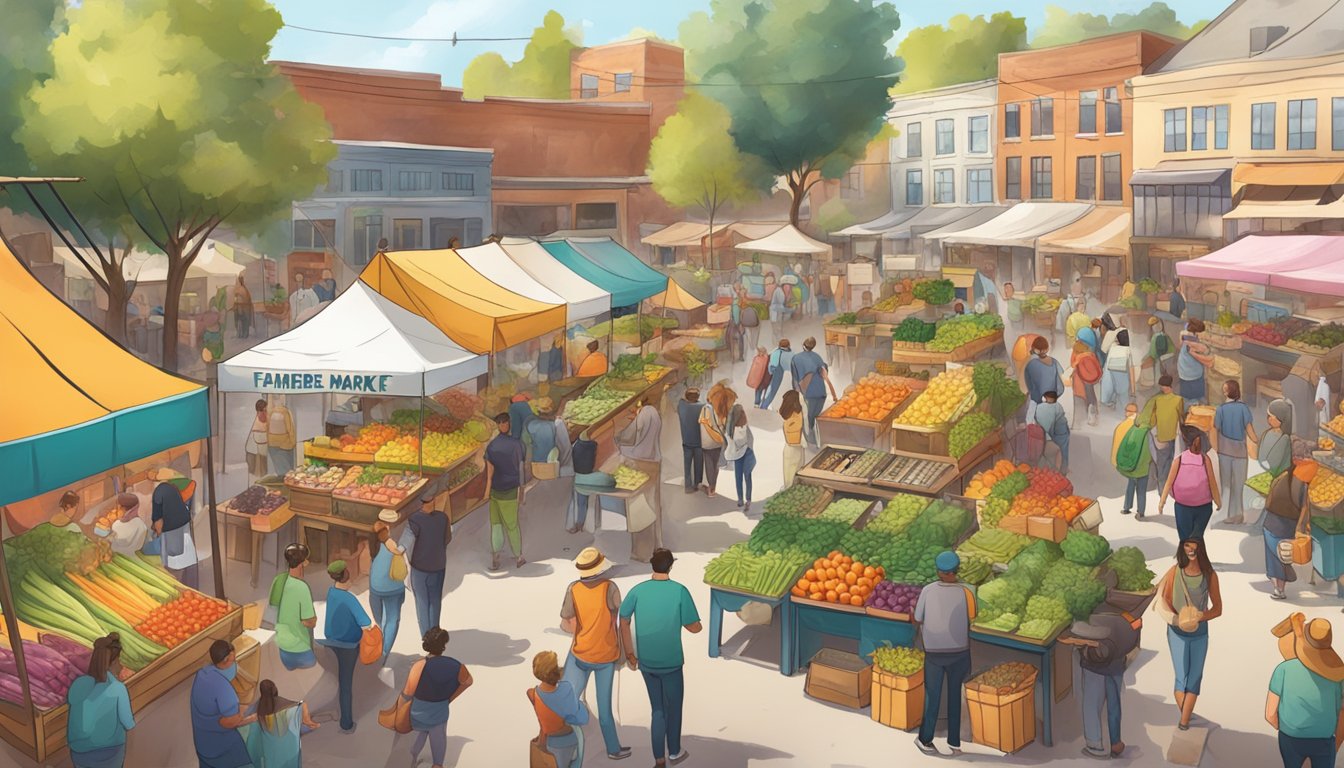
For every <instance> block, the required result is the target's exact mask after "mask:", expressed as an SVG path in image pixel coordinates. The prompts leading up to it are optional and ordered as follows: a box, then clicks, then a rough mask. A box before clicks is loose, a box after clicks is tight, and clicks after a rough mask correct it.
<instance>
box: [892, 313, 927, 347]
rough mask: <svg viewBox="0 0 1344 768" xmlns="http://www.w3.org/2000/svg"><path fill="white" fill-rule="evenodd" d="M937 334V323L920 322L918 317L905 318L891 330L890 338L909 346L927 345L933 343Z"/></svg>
mask: <svg viewBox="0 0 1344 768" xmlns="http://www.w3.org/2000/svg"><path fill="white" fill-rule="evenodd" d="M937 332H938V324H937V323H930V322H928V321H926V320H920V319H919V318H918V317H907V318H905V319H904V320H902V321H901V322H900V324H899V325H897V326H896V327H895V328H892V329H891V338H892V339H893V340H895V341H904V342H909V343H911V344H927V343H928V342H930V341H933V337H934V334H936V333H937Z"/></svg>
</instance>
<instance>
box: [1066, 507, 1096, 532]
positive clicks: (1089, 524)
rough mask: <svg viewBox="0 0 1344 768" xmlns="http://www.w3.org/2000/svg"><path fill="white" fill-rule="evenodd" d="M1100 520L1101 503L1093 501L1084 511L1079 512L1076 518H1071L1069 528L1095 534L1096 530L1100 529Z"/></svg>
mask: <svg viewBox="0 0 1344 768" xmlns="http://www.w3.org/2000/svg"><path fill="white" fill-rule="evenodd" d="M1101 520H1102V518H1101V503H1100V502H1098V501H1096V500H1095V499H1093V501H1092V503H1091V504H1089V505H1087V508H1086V509H1084V510H1083V511H1082V512H1079V513H1078V516H1077V517H1075V518H1073V521H1072V522H1070V523H1069V527H1070V528H1073V529H1076V530H1080V531H1087V532H1089V533H1096V532H1097V529H1098V528H1100V527H1101Z"/></svg>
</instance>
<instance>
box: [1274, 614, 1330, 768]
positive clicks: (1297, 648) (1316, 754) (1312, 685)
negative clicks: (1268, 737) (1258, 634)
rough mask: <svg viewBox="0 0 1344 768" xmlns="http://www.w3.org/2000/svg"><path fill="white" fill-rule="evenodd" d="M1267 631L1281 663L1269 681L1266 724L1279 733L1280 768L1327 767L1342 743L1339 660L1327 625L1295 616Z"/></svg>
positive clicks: (1301, 616)
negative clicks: (1273, 639)
mask: <svg viewBox="0 0 1344 768" xmlns="http://www.w3.org/2000/svg"><path fill="white" fill-rule="evenodd" d="M1272 631H1273V633H1274V636H1275V637H1277V638H1279V653H1280V654H1281V655H1282V656H1283V657H1284V659H1285V661H1282V662H1280V663H1279V665H1278V666H1277V667H1275V668H1274V675H1273V676H1272V677H1271V678H1270V680H1269V694H1268V695H1267V696H1266V697H1265V720H1267V721H1269V724H1270V725H1272V726H1274V728H1275V729H1276V730H1277V731H1278V732H1279V754H1280V755H1281V756H1282V757H1283V765H1284V768H1301V766H1302V765H1303V764H1304V763H1308V762H1309V763H1310V765H1311V768H1330V767H1331V766H1333V765H1334V764H1335V754H1336V753H1337V752H1338V751H1339V745H1340V742H1341V741H1342V740H1344V685H1341V683H1342V682H1344V661H1341V660H1340V658H1339V655H1338V654H1337V653H1335V650H1334V648H1332V647H1331V641H1332V639H1333V633H1332V631H1331V627H1330V622H1328V621H1326V620H1325V619H1312V620H1311V621H1307V620H1306V617H1305V616H1304V615H1303V614H1301V613H1294V614H1292V615H1291V616H1289V617H1288V618H1286V619H1284V620H1283V621H1281V622H1279V623H1278V625H1276V626H1275V627H1274V629H1273V630H1272ZM1290 637H1291V638H1292V642H1291V643H1290V642H1289V640H1288V639H1289V638H1290ZM1290 654H1291V655H1290Z"/></svg>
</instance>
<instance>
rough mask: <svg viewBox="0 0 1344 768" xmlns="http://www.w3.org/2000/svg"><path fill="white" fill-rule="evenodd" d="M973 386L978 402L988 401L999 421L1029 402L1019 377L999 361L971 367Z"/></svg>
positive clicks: (1001, 421)
mask: <svg viewBox="0 0 1344 768" xmlns="http://www.w3.org/2000/svg"><path fill="white" fill-rule="evenodd" d="M971 386H972V387H973V388H974V389H975V399H976V403H977V404H980V403H988V404H989V413H990V415H991V416H993V417H994V418H995V419H997V420H998V421H999V423H1003V422H1004V421H1005V420H1007V418H1008V417H1009V416H1011V415H1013V414H1015V413H1017V411H1018V409H1019V408H1021V407H1022V406H1023V405H1025V404H1026V402H1027V393H1025V392H1023V391H1022V387H1021V385H1019V384H1018V383H1017V379H1015V378H1012V377H1011V376H1009V375H1008V372H1007V370H1006V369H1005V368H1004V366H1002V365H999V364H998V363H990V362H983V361H982V362H979V363H976V364H975V367H974V368H972V369H971Z"/></svg>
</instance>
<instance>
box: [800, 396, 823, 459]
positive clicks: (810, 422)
mask: <svg viewBox="0 0 1344 768" xmlns="http://www.w3.org/2000/svg"><path fill="white" fill-rule="evenodd" d="M803 403H804V404H805V405H806V406H807V422H806V423H805V424H804V427H805V429H804V430H803V435H804V436H805V437H807V442H808V443H809V444H811V446H812V447H813V448H816V447H817V446H818V445H820V443H819V442H818V441H817V417H818V416H820V415H821V412H822V411H823V410H825V408H826V396H825V395H822V396H821V397H805V398H803Z"/></svg>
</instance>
